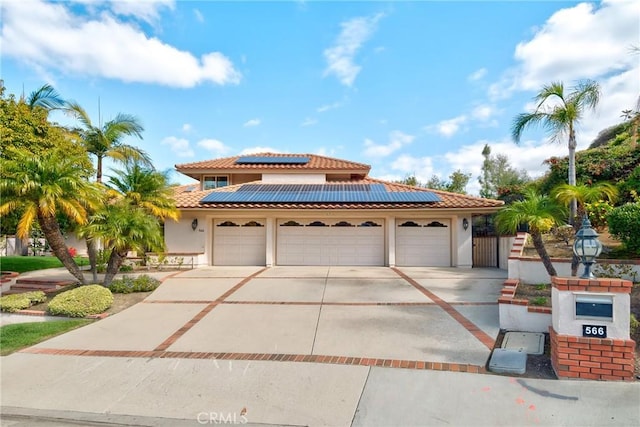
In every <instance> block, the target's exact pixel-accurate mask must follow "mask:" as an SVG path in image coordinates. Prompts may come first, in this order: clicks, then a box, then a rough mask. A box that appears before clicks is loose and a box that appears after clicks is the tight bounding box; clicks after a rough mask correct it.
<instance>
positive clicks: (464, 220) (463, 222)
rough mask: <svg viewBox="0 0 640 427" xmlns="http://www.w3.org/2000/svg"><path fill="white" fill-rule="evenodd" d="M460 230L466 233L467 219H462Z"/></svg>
mask: <svg viewBox="0 0 640 427" xmlns="http://www.w3.org/2000/svg"><path fill="white" fill-rule="evenodd" d="M462 228H464V231H467V228H469V220H468V219H467V218H462Z"/></svg>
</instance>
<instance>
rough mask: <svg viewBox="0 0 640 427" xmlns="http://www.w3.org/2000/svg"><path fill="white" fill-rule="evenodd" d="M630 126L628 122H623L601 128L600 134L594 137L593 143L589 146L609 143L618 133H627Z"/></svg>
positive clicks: (594, 146) (593, 146)
mask: <svg viewBox="0 0 640 427" xmlns="http://www.w3.org/2000/svg"><path fill="white" fill-rule="evenodd" d="M630 127H631V126H630V124H629V123H628V122H623V123H619V124H617V125H613V126H610V127H608V128H606V129H603V130H601V131H600V132H599V133H598V136H596V139H594V140H593V142H592V143H591V145H589V148H596V147H601V146H603V145H607V144H609V142H611V140H613V139H615V138H616V136H617V135H620V134H621V133H625V132H626V131H627V130H628V129H629V128H630Z"/></svg>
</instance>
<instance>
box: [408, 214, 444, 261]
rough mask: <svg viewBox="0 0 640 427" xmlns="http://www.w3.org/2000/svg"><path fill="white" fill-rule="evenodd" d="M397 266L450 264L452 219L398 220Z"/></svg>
mask: <svg viewBox="0 0 640 427" xmlns="http://www.w3.org/2000/svg"><path fill="white" fill-rule="evenodd" d="M396 224H397V226H396V265H399V266H425V267H450V266H451V222H450V221H449V220H448V219H439V220H431V219H430V220H415V219H412V220H397V222H396Z"/></svg>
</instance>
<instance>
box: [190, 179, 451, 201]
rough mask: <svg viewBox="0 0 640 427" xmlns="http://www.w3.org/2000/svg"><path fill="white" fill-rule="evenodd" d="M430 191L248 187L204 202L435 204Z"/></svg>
mask: <svg viewBox="0 0 640 427" xmlns="http://www.w3.org/2000/svg"><path fill="white" fill-rule="evenodd" d="M439 201H440V198H439V197H438V196H437V195H436V194H434V193H432V192H430V191H415V192H409V191H406V192H389V191H387V189H386V188H385V186H384V185H382V184H245V185H243V186H242V187H240V188H239V189H238V190H237V191H233V192H224V191H220V192H218V191H216V192H213V193H211V194H209V195H207V196H206V197H205V198H204V199H202V200H201V201H200V203H434V202H439Z"/></svg>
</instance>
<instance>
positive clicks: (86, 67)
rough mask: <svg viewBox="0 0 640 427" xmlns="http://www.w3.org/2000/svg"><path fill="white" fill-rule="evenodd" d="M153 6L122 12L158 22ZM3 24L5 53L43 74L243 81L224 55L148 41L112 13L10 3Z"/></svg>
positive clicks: (185, 82) (189, 83)
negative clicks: (82, 12) (198, 54)
mask: <svg viewBox="0 0 640 427" xmlns="http://www.w3.org/2000/svg"><path fill="white" fill-rule="evenodd" d="M116 3H117V2H116ZM136 4H137V3H136ZM162 4H164V3H162ZM151 5H154V7H157V4H155V3H150V4H149V5H146V6H133V3H132V4H129V3H127V4H125V5H119V6H117V7H124V8H127V7H128V8H130V10H131V13H134V11H133V9H135V8H139V9H138V12H135V13H138V14H139V16H141V17H148V18H149V19H152V18H153V14H150V12H148V13H147V12H144V10H145V8H149V9H148V10H157V9H152V8H150V6H151ZM2 19H3V23H2V35H1V38H0V44H1V45H2V49H3V51H2V54H3V55H4V56H11V57H14V58H16V59H17V60H19V61H22V62H24V63H27V64H29V65H30V66H32V67H34V68H37V69H41V70H42V71H43V73H47V72H50V71H52V70H55V71H58V72H60V73H63V74H75V75H81V76H88V77H102V78H109V79H117V80H122V81H125V82H140V83H152V84H160V85H165V86H171V87H193V86H195V85H198V84H202V83H205V82H213V83H216V84H219V85H225V84H237V83H238V82H239V81H240V77H241V75H240V73H239V72H238V71H236V70H235V68H234V66H233V63H232V62H231V60H229V58H227V57H226V56H225V55H223V54H222V53H220V52H209V53H205V54H203V55H202V56H201V57H200V58H197V57H195V56H194V55H193V54H191V53H190V52H187V51H182V50H179V49H178V48H176V47H173V46H171V45H169V44H166V43H163V42H162V41H161V40H159V39H158V38H156V37H150V36H147V35H146V34H145V33H144V32H143V31H142V30H140V28H138V27H137V26H136V25H134V24H132V23H126V22H123V21H121V20H119V19H118V18H117V17H116V16H115V15H114V14H113V13H110V12H108V11H103V12H101V13H100V14H99V15H97V16H95V17H90V16H87V15H76V14H74V11H73V9H72V8H71V7H70V5H69V4H67V3H62V2H56V3H46V2H43V1H40V0H34V1H10V2H3V4H2ZM123 64H126V66H123Z"/></svg>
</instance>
